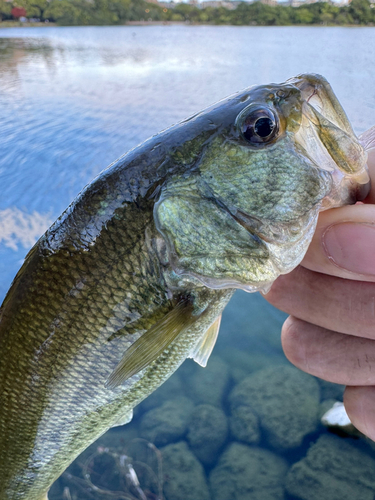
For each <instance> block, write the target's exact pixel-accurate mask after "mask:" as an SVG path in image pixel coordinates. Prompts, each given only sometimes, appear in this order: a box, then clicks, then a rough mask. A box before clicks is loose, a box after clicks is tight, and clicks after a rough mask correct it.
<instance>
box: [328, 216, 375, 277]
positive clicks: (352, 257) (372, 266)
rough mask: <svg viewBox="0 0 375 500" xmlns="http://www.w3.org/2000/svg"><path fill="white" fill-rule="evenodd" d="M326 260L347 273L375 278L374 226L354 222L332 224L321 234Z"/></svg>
mask: <svg viewBox="0 0 375 500" xmlns="http://www.w3.org/2000/svg"><path fill="white" fill-rule="evenodd" d="M323 247H324V249H325V252H326V254H327V256H328V258H329V259H330V260H331V261H332V262H333V263H334V264H336V266H338V267H341V268H342V269H345V270H347V271H350V272H353V273H357V274H362V275H372V276H375V225H373V224H366V223H356V222H341V223H339V224H333V225H332V226H330V227H328V229H327V230H326V231H325V233H324V234H323Z"/></svg>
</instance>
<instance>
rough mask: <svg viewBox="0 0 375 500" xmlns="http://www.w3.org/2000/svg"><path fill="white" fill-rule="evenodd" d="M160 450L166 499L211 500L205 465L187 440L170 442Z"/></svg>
mask: <svg viewBox="0 0 375 500" xmlns="http://www.w3.org/2000/svg"><path fill="white" fill-rule="evenodd" d="M160 451H161V453H162V457H163V471H164V478H165V479H164V495H165V499H166V500H210V498H211V497H210V492H209V489H208V485H207V482H206V477H205V474H204V471H203V467H202V465H201V464H200V463H199V461H198V460H197V458H196V457H195V456H194V454H193V453H192V452H191V451H190V450H189V448H188V445H187V444H186V443H185V441H181V442H179V443H175V444H170V445H168V446H166V447H165V448H162V449H161V450H160ZM227 500H228V499H227Z"/></svg>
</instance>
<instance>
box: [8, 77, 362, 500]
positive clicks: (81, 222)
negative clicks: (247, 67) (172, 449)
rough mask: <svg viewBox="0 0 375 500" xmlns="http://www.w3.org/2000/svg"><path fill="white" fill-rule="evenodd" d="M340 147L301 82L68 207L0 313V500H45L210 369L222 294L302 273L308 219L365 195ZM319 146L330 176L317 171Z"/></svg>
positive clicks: (121, 163) (187, 128) (231, 104)
mask: <svg viewBox="0 0 375 500" xmlns="http://www.w3.org/2000/svg"><path fill="white" fill-rule="evenodd" d="M279 90H280V91H282V95H283V99H280V98H279V97H277V95H278V91H279ZM315 92H318V93H320V95H319V97H320V102H324V99H326V101H327V103H328V106H327V110H328V111H327V113H328V118H329V120H333V121H335V113H334V111H333V109H334V108H335V109H337V113H338V116H339V118H338V119H337V121H336V122H335V123H331V122H330V124H329V125H327V123H326V122H327V120H325V119H323V118H320V117H321V116H324V111H325V110H324V106H323V109H322V110H321V113H322V114H318V113H316V114H314V113H313V112H312V111H311V110H310V115H309V116H310V117H311V116H313V119H314V123H313V124H310V122H309V120H310V118H309V117H308V116H307V117H306V116H305V115H304V114H303V109H305V108H306V106H304V104H306V100H309V106H310V107H311V106H313V104H314V103H313V99H311V97H312V96H313V95H315V94H314V93H315ZM279 94H280V93H279ZM332 102H333V103H334V106H333V105H331V103H332ZM309 109H310V108H309ZM254 110H255V114H253V113H254ZM262 113H263V115H262ZM259 116H261V117H262V116H263V118H262V119H263V120H271V119H273V120H274V123H272V126H269V127H268V128H269V130H270V131H271V133H270V136H269V137H268V136H267V137H262V136H259V135H258V136H256V135H255V136H254V134H255V133H256V132H254V130H255V131H256V127H254V129H251V126H252V125H251V124H253V125H254V123H253V122H254V120H255V119H258V118H259ZM254 117H255V118H254ZM270 117H271V118H270ZM319 120H320V121H319ZM245 126H246V127H247V129H246V131H245V132H246V133H245V132H244V127H245ZM317 126H320V127H321V128H322V131H321V133H320V134H317V133H315V130H316V128H317ZM340 126H343V127H344V128H345V130H346V133H345V134H342V133H341V130H339V128H338V127H340ZM248 127H250V129H249V128H248ZM309 127H312V128H313V129H314V130H313V131H311V130H312V129H311V130H310V129H309ZM265 129H266V130H267V127H265ZM306 130H310V132H309V133H307V137H308V138H309V141H303V138H304V136H305V135H306ZM298 134H299V136H298ZM350 134H351V132H350V124H348V123H347V122H345V114H344V112H343V111H342V109H341V107H339V104H338V103H337V101H335V100H334V97H333V94H332V91H331V90H330V87H329V84H328V82H326V80H324V79H323V78H322V77H318V76H316V75H305V76H301V77H296V78H295V79H294V80H293V81H290V82H286V83H284V84H271V85H265V86H259V87H254V88H252V89H247V90H245V91H244V92H241V93H238V94H235V95H234V96H232V97H229V98H228V99H226V100H224V101H221V102H220V103H217V104H215V105H213V106H211V107H210V108H208V109H207V110H205V111H203V112H201V113H198V114H196V115H195V116H193V117H192V118H191V119H188V120H185V121H184V122H182V123H180V124H177V125H176V126H174V127H172V128H170V129H168V130H166V131H164V132H162V133H160V134H159V135H157V136H155V137H153V138H151V139H150V140H148V141H146V142H145V143H144V144H143V145H141V146H139V147H138V148H136V149H134V150H132V151H130V152H129V153H128V154H127V155H125V156H123V157H121V158H120V159H119V160H118V161H117V162H116V163H114V164H112V165H111V166H110V167H109V168H108V169H106V170H105V171H104V172H102V173H101V174H100V175H99V176H98V177H97V178H96V179H94V181H93V182H92V183H91V184H89V185H88V186H87V187H86V188H85V189H84V190H83V191H82V193H80V194H79V196H78V197H77V199H76V200H75V201H74V202H73V203H72V204H71V205H70V206H69V207H68V208H67V210H66V211H65V212H64V213H63V214H62V215H61V217H59V219H58V220H57V221H56V222H55V223H54V224H53V225H52V227H51V228H50V229H49V230H48V231H47V232H46V234H45V235H44V236H42V238H41V239H40V240H39V241H38V242H37V243H36V245H35V246H34V247H33V249H32V250H31V251H30V252H29V254H28V256H27V257H26V259H25V263H24V264H23V266H22V267H21V269H20V271H19V273H18V274H17V276H16V278H15V280H14V282H13V284H12V286H11V288H10V290H9V292H8V294H7V296H6V298H5V300H4V303H3V305H2V307H1V310H0V353H1V357H0V500H21V499H22V500H45V499H46V494H47V491H48V489H49V487H50V486H51V484H52V483H53V481H55V480H56V479H57V478H58V476H59V475H60V474H61V473H62V472H63V471H64V470H65V468H66V467H67V466H68V465H69V464H70V463H71V462H72V461H73V460H74V458H75V457H77V456H78V454H79V453H81V452H82V451H83V450H84V449H85V448H86V447H87V446H88V445H90V444H91V443H92V442H93V441H94V440H95V439H97V438H98V437H99V436H100V435H101V434H103V432H105V431H106V430H107V429H108V428H110V427H111V426H113V425H116V424H118V423H119V422H123V421H124V420H126V419H129V418H131V411H132V409H133V408H134V406H136V405H137V404H138V403H139V402H140V401H142V400H143V399H144V398H145V397H146V396H148V395H149V394H150V393H151V392H152V391H153V390H155V389H156V388H157V387H158V386H159V385H160V384H161V383H162V382H163V381H165V380H166V379H167V378H168V377H169V376H170V375H171V374H172V373H173V372H174V371H175V370H176V369H177V368H178V366H180V364H181V363H182V362H183V361H184V360H185V359H186V358H187V357H193V358H194V359H195V360H196V361H197V362H199V363H200V364H202V365H205V364H206V363H207V359H208V358H209V356H210V353H211V351H212V348H213V346H214V343H215V340H216V337H217V333H218V326H219V323H220V321H219V319H220V315H221V312H222V311H223V309H224V307H225V305H226V304H227V302H228V301H229V299H230V297H231V296H232V294H233V292H234V289H236V288H242V289H244V290H246V291H254V290H265V289H267V287H269V285H270V284H271V283H272V282H273V280H274V279H276V277H277V276H278V275H279V274H280V273H285V272H288V271H289V270H291V269H292V268H293V267H295V266H296V265H297V264H298V263H299V262H300V261H301V259H302V258H303V255H304V253H305V252H306V249H307V247H308V244H309V242H310V240H311V238H312V235H313V231H314V228H315V224H316V220H317V215H318V211H319V208H321V207H323V206H324V208H329V207H330V206H340V205H342V204H345V203H353V202H355V201H356V200H357V198H358V197H357V195H358V193H359V192H361V193H362V195H365V193H366V189H367V187H366V183H368V175H367V173H366V166H365V160H366V158H365V154H364V152H363V150H362V148H361V147H360V145H358V143H357V140H356V138H355V136H354V134H352V135H350ZM254 137H255V138H254ZM320 137H323V139H324V144H323V143H317V144H314V145H313V146H314V147H313V149H312V150H311V151H310V150H308V148H309V145H310V140H313V139H314V140H316V141H319V140H320V139H319V138H320ZM249 141H250V142H249ZM254 141H257V142H254ZM340 141H344V142H345V144H343V146H344V147H343V153H342V154H341V153H340V152H339V151H338V150H337V146H338V144H339V143H340ZM351 144H354V147H351ZM330 145H334V147H335V151H334V152H333V153H332V155H331V157H332V160H330V156H329V153H330V151H329V150H327V149H326V148H327V147H330ZM318 147H320V148H322V150H323V153H322V154H321V155H320V158H324V161H326V162H328V164H327V165H317V164H316V163H314V161H313V157H314V154H315V152H316V151H318ZM349 153H350V154H353V156H352V157H350V158H347V155H348V154H349ZM333 157H334V158H335V161H337V162H338V163H337V164H336V163H335V161H334V160H333ZM340 162H342V164H341V163H340ZM349 164H350V172H347V171H346V170H345V169H347V168H348V165H349ZM328 170H330V171H332V172H334V174H335V177H333V176H331V174H329V173H327V172H328ZM331 177H332V178H331ZM254 180H256V182H254ZM327 180H328V181H329V182H327ZM335 183H336V184H335ZM333 187H334V196H333V197H332V198H331V189H333ZM296 227H297V228H298V230H297V231H296ZM275 228H276V231H275ZM275 234H276V237H275ZM280 235H281V237H280ZM275 238H276V239H275ZM277 238H278V239H277Z"/></svg>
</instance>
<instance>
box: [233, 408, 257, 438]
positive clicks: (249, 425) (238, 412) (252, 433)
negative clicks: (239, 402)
mask: <svg viewBox="0 0 375 500" xmlns="http://www.w3.org/2000/svg"><path fill="white" fill-rule="evenodd" d="M229 426H230V430H231V433H232V435H233V436H234V438H235V439H238V441H244V442H245V443H248V444H258V443H259V441H260V428H259V419H258V417H257V416H256V415H255V413H254V412H252V411H251V409H250V408H249V407H248V406H238V407H236V408H233V410H232V414H231V416H230V419H229Z"/></svg>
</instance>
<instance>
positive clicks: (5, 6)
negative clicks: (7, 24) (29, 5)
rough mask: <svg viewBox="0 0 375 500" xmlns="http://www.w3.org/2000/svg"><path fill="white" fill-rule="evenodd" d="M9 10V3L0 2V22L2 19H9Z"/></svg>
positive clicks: (2, 0) (10, 5) (10, 8)
mask: <svg viewBox="0 0 375 500" xmlns="http://www.w3.org/2000/svg"><path fill="white" fill-rule="evenodd" d="M11 10H12V4H11V3H9V2H5V1H4V0H0V21H2V20H3V19H9V18H10V12H11Z"/></svg>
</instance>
